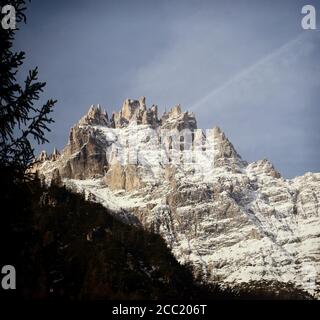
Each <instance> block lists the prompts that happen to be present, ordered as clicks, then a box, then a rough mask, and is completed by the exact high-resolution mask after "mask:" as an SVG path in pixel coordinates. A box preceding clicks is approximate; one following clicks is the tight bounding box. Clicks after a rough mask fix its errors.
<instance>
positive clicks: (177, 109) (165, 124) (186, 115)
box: [160, 104, 197, 131]
mask: <svg viewBox="0 0 320 320" xmlns="http://www.w3.org/2000/svg"><path fill="white" fill-rule="evenodd" d="M160 121H161V128H162V129H168V130H174V129H177V130H179V131H181V130H184V129H189V130H195V129H197V120H196V118H195V115H194V114H193V113H192V112H188V111H186V112H183V111H182V109H181V105H180V104H178V105H176V106H174V107H173V108H172V109H171V110H170V111H169V112H165V113H164V114H163V116H162V117H161V120H160Z"/></svg>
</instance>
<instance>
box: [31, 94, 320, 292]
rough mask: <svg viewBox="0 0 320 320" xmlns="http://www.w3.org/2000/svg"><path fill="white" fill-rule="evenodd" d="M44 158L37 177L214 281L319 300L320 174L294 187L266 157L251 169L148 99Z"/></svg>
mask: <svg viewBox="0 0 320 320" xmlns="http://www.w3.org/2000/svg"><path fill="white" fill-rule="evenodd" d="M37 160H38V161H36V162H35V163H34V165H33V167H32V168H31V171H33V172H39V174H40V175H41V176H42V178H43V179H44V180H46V181H47V182H48V183H50V181H51V180H54V181H60V180H61V183H63V184H65V185H66V186H67V187H68V188H70V189H72V190H75V191H78V192H83V191H84V192H85V193H86V194H87V196H88V197H89V195H93V196H94V199H95V201H97V202H100V203H102V204H103V205H104V206H106V207H107V208H112V209H113V210H115V212H117V213H119V218H120V219H124V220H126V221H127V222H128V223H135V222H133V220H134V219H132V216H134V217H135V218H137V219H138V221H139V223H140V224H141V225H143V226H144V227H145V228H147V229H150V230H152V231H154V232H156V233H159V234H160V235H161V236H162V237H163V238H164V239H165V241H166V243H167V245H168V246H169V247H170V248H171V250H172V252H173V254H174V255H175V257H176V258H177V259H178V261H179V262H182V263H190V264H191V265H192V266H193V268H194V272H195V274H197V273H201V274H204V275H205V278H206V279H207V281H208V282H217V281H218V282H222V283H225V284H227V285H231V286H232V285H235V284H236V283H239V282H249V281H251V280H276V281H283V282H293V283H295V284H296V285H297V286H298V287H301V288H302V289H305V290H307V291H308V292H309V293H311V294H314V295H315V296H318V297H319V282H320V279H319V266H320V250H319V249H320V230H319V225H320V211H319V199H320V174H319V173H306V174H305V175H303V176H301V177H296V178H294V179H285V178H283V177H282V176H281V175H280V173H279V172H278V171H277V170H276V169H275V168H274V166H273V165H272V163H270V162H269V161H268V160H266V159H264V160H259V161H255V162H253V163H250V164H248V163H247V162H246V161H245V160H243V159H242V158H241V156H240V155H239V154H238V152H237V151H236V149H235V148H234V146H233V145H232V143H231V142H230V141H229V140H228V138H227V137H226V136H225V134H224V133H223V132H222V131H221V129H219V128H217V127H216V128H214V129H210V130H207V131H206V133H204V132H203V131H202V130H201V129H198V128H197V122H196V118H195V115H194V114H193V113H190V112H183V111H182V109H181V106H180V105H177V106H174V107H173V108H172V109H171V110H170V111H169V112H165V113H164V114H163V115H162V116H161V117H160V118H159V117H158V108H157V106H155V105H152V106H151V107H150V108H148V107H147V106H146V99H145V98H144V97H142V98H140V99H138V100H132V99H126V100H125V102H124V103H123V105H122V107H121V109H120V111H119V112H115V113H113V114H112V116H111V118H109V117H108V115H107V113H106V112H104V111H103V110H102V109H101V107H100V106H92V107H91V108H90V109H89V111H88V113H87V114H86V115H85V116H84V117H82V118H81V119H80V121H79V122H78V123H77V124H76V125H75V126H74V127H73V128H72V129H71V130H70V134H69V142H68V144H67V145H66V147H65V148H64V149H63V150H62V151H61V153H59V152H58V151H57V150H55V151H54V153H53V154H52V155H51V156H48V155H46V154H45V153H41V154H40V156H39V157H38V159H37ZM130 217H131V218H130Z"/></svg>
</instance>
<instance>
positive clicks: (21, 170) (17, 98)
mask: <svg viewBox="0 0 320 320" xmlns="http://www.w3.org/2000/svg"><path fill="white" fill-rule="evenodd" d="M8 2H9V4H11V5H13V6H14V7H15V10H16V23H17V25H18V24H19V23H26V16H25V10H26V1H25V0H14V1H8V0H0V7H1V8H2V7H3V6H4V5H6V4H8ZM16 30H17V29H16ZM16 30H12V29H3V28H2V27H1V26H0V167H1V171H3V170H4V171H8V170H9V171H11V172H14V174H15V175H16V176H21V175H22V176H24V174H25V171H26V169H27V168H28V166H29V165H30V163H31V162H32V160H33V159H34V149H33V147H32V142H33V141H35V142H36V143H38V144H42V143H45V142H48V140H47V139H46V138H45V133H46V132H47V131H50V129H49V128H48V125H49V124H50V123H52V122H53V119H52V118H51V117H50V113H51V112H52V108H53V106H54V104H55V103H56V100H52V99H50V100H48V101H47V102H46V103H45V104H44V105H42V106H40V107H38V106H36V102H37V101H38V100H39V97H40V94H41V93H42V92H43V89H44V87H45V86H46V83H45V82H39V81H38V68H35V69H33V70H30V71H29V73H28V76H27V78H26V80H25V81H24V83H23V84H20V83H18V81H17V79H16V77H17V73H18V71H19V68H20V67H21V65H22V64H23V61H24V59H25V53H24V52H22V51H21V52H15V51H14V49H13V41H14V36H15V32H16Z"/></svg>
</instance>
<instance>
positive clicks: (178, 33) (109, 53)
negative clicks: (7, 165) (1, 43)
mask: <svg viewBox="0 0 320 320" xmlns="http://www.w3.org/2000/svg"><path fill="white" fill-rule="evenodd" d="M305 4H314V5H315V7H316V9H317V10H318V12H319V17H320V2H319V1H309V0H308V1H306V0H274V1H271V0H269V1H265V0H261V1H259V0H254V1H253V0H252V1H249V0H234V1H231V0H216V1H215V0H211V1H196V0H193V1H191V0H190V1H188V0H183V1H182V0H181V1H169V0H162V1H159V0H158V1H152V0H148V1H147V0H145V1H139V0H131V1H129V0H127V1H125V0H117V1H115V0H114V1H102V0H101V1H100V0H97V1H94V0H93V1H83V0H77V1H73V0H71V1H60V0H58V1H43V0H33V1H32V3H31V4H30V5H29V7H28V11H27V17H28V21H27V25H24V26H22V28H21V30H20V31H19V32H18V33H17V41H16V47H17V49H21V50H23V51H25V52H26V55H27V59H26V62H25V64H24V68H23V70H22V72H21V74H20V76H21V79H23V78H24V77H25V75H26V71H27V69H28V68H31V67H34V66H39V75H40V80H43V81H46V82H47V87H46V91H45V93H44V95H43V101H44V100H45V99H47V98H51V97H52V98H56V99H58V104H57V106H56V110H55V112H54V115H53V116H54V119H55V121H56V123H55V124H54V125H53V126H52V132H51V133H50V134H49V135H48V138H49V139H50V144H48V145H45V146H41V148H37V151H39V149H42V148H44V149H47V150H52V149H53V146H57V147H58V148H59V149H61V148H62V147H63V146H64V145H65V144H66V142H67V137H68V132H69V128H70V127H71V126H72V125H73V124H74V123H76V122H77V121H78V120H79V118H80V117H81V116H82V115H83V114H84V113H85V112H86V111H87V109H88V108H89V106H90V105H91V104H97V103H100V104H101V105H102V106H103V107H104V108H105V109H106V110H107V111H108V113H109V114H110V113H111V112H112V111H115V110H118V109H119V108H120V106H121V105H122V102H123V100H124V99H125V98H127V97H130V98H138V97H140V96H142V95H144V96H146V97H147V104H149V105H151V104H153V103H154V104H157V105H158V106H159V107H160V110H164V108H165V107H166V108H169V107H171V106H173V105H174V104H177V103H181V105H182V107H183V109H187V110H192V111H194V112H195V114H196V116H197V119H198V126H199V127H202V128H204V129H206V128H212V127H214V126H216V125H218V126H220V127H221V129H222V130H223V131H225V133H226V135H227V136H228V137H229V139H230V140H231V141H232V143H233V144H234V145H235V147H236V149H237V150H238V151H239V153H240V154H241V155H242V157H243V158H244V159H246V160H247V161H254V160H258V159H262V158H268V159H269V160H271V161H272V162H273V163H274V164H275V166H276V167H277V168H278V170H279V171H280V172H281V173H282V174H283V175H284V176H286V177H293V176H296V175H301V174H303V173H304V172H307V171H317V172H319V171H320V160H319V159H320V148H319V147H320V129H319V115H320V109H319V98H320V63H319V56H320V41H319V40H320V34H319V30H320V24H319V27H318V30H316V31H306V30H302V28H301V18H302V15H301V13H300V12H301V8H302V6H303V5H305ZM319 21H320V20H319Z"/></svg>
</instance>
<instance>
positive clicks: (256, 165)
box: [247, 159, 281, 178]
mask: <svg viewBox="0 0 320 320" xmlns="http://www.w3.org/2000/svg"><path fill="white" fill-rule="evenodd" d="M247 170H248V172H250V173H253V174H255V175H267V176H271V177H273V178H281V174H280V173H279V172H278V171H277V170H276V169H275V167H274V166H273V164H272V163H271V162H270V161H269V160H267V159H263V160H258V161H255V162H252V163H250V164H249V165H248V168H247Z"/></svg>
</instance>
